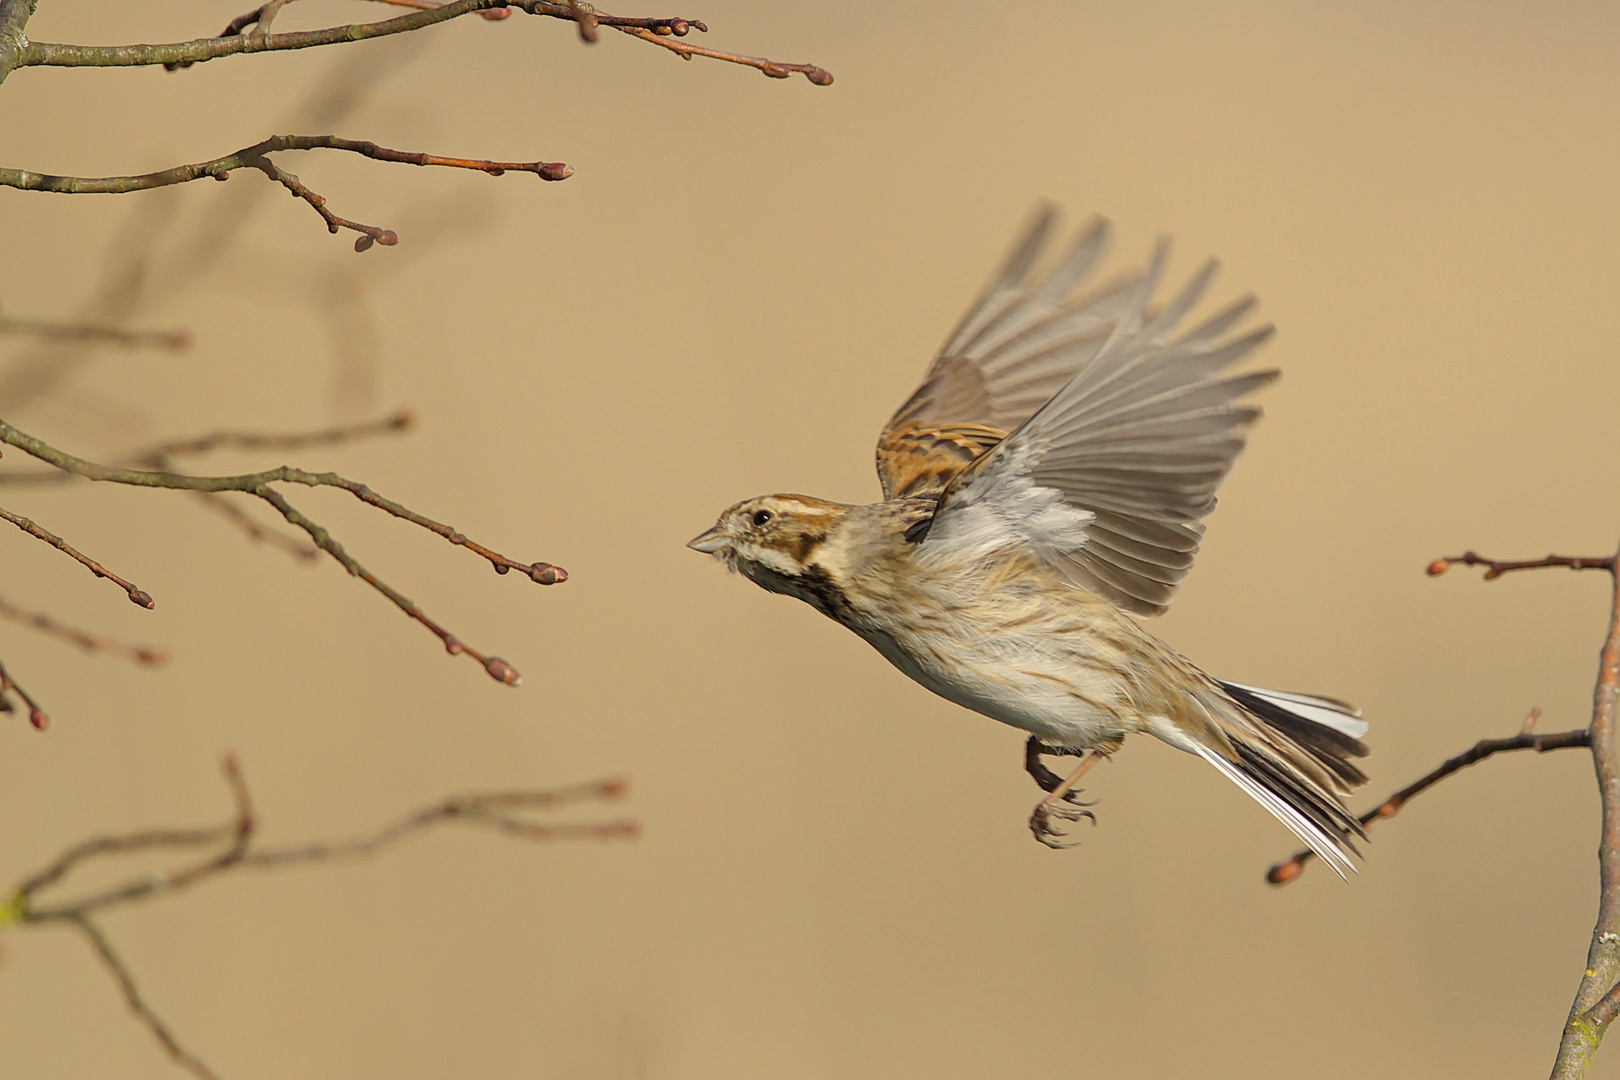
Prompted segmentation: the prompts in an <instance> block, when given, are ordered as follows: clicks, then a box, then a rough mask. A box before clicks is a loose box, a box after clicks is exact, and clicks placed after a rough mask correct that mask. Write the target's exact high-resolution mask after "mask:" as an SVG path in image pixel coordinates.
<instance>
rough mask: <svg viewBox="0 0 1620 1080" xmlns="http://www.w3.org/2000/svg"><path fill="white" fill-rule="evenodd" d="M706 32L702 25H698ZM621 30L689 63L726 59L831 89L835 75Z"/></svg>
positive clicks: (665, 35) (662, 34)
mask: <svg viewBox="0 0 1620 1080" xmlns="http://www.w3.org/2000/svg"><path fill="white" fill-rule="evenodd" d="M695 25H697V26H698V27H699V28H700V29H703V28H704V27H703V26H702V24H701V23H698V24H695ZM618 29H620V30H622V31H624V32H625V33H626V34H629V35H630V36H631V37H637V38H640V39H641V40H642V41H650V42H652V43H653V44H654V45H661V46H663V47H664V48H666V49H668V50H669V51H670V52H672V53H674V54H675V55H676V56H679V57H680V58H681V59H682V60H690V59H692V57H694V56H706V57H708V58H709V59H711V60H724V61H726V62H727V63H730V64H741V65H743V66H744V67H751V68H754V69H755V70H757V71H761V72H763V73H764V74H765V75H766V76H767V77H769V78H772V79H786V78H788V77H790V76H791V75H792V74H793V73H794V72H795V71H796V72H798V73H799V74H801V75H803V76H804V77H805V78H807V79H809V80H810V81H811V82H813V83H815V84H816V85H817V86H831V85H832V81H833V77H832V72H830V71H828V70H826V69H825V68H819V67H817V66H816V65H814V64H783V63H779V62H778V61H775V60H768V59H766V58H765V57H763V56H744V55H742V54H741V53H730V52H720V51H718V50H716V49H705V48H704V47H703V46H701V45H693V44H692V43H691V42H687V41H671V40H669V34H670V31H668V30H648V29H645V28H643V27H639V26H621V27H619V28H618Z"/></svg>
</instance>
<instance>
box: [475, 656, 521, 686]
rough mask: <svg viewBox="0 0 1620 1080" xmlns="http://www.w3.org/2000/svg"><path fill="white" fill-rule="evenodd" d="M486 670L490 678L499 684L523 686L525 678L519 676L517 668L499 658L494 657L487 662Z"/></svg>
mask: <svg viewBox="0 0 1620 1080" xmlns="http://www.w3.org/2000/svg"><path fill="white" fill-rule="evenodd" d="M484 670H485V671H487V672H489V677H490V678H492V679H494V680H495V681H496V682H498V683H505V684H506V685H507V686H522V685H523V676H522V675H519V674H518V670H517V668H515V667H513V666H512V665H511V664H508V663H507V662H506V661H505V660H502V659H501V658H500V657H498V656H492V657H490V658H489V659H488V660H485V661H484Z"/></svg>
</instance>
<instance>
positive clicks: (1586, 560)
mask: <svg viewBox="0 0 1620 1080" xmlns="http://www.w3.org/2000/svg"><path fill="white" fill-rule="evenodd" d="M1453 566H1483V567H1485V580H1486V581H1495V580H1496V579H1497V578H1499V577H1501V576H1502V575H1503V574H1511V573H1513V572H1514V571H1515V570H1544V569H1546V568H1548V567H1553V566H1567V567H1568V568H1569V569H1571V570H1608V571H1609V572H1610V573H1613V572H1614V556H1613V555H1605V556H1603V557H1602V558H1593V557H1591V556H1587V555H1544V556H1542V557H1541V558H1539V559H1524V560H1520V561H1518V562H1504V561H1502V560H1500V559H1487V558H1486V557H1485V556H1483V555H1481V554H1479V553H1478V552H1477V551H1465V552H1463V553H1462V554H1461V555H1450V556H1447V557H1445V558H1441V559H1436V560H1434V562H1432V563H1430V564H1429V568H1428V570H1427V571H1426V572H1427V573H1428V575H1429V576H1430V577H1439V576H1440V575H1441V574H1443V573H1445V572H1446V571H1447V570H1450V569H1451V568H1452V567H1453Z"/></svg>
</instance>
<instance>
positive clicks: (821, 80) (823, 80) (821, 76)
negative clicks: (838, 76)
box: [804, 68, 833, 86]
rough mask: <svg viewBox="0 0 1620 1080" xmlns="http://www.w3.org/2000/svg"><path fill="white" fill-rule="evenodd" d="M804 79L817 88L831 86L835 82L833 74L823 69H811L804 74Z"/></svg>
mask: <svg viewBox="0 0 1620 1080" xmlns="http://www.w3.org/2000/svg"><path fill="white" fill-rule="evenodd" d="M804 77H805V78H807V79H809V80H810V81H811V82H813V83H815V84H816V85H817V86H831V85H832V81H833V77H832V72H830V71H827V70H825V69H823V68H811V69H810V70H809V71H807V72H805V73H804Z"/></svg>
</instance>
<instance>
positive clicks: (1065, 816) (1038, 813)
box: [1029, 802, 1097, 851]
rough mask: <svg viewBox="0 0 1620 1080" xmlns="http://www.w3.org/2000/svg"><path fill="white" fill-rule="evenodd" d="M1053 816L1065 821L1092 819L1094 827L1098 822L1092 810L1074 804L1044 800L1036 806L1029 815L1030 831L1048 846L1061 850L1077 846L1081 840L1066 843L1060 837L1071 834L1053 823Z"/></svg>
mask: <svg viewBox="0 0 1620 1080" xmlns="http://www.w3.org/2000/svg"><path fill="white" fill-rule="evenodd" d="M1053 818H1060V819H1061V820H1063V821H1079V820H1081V819H1082V818H1086V819H1089V820H1090V822H1091V824H1092V826H1093V827H1095V826H1096V824H1097V815H1096V814H1093V813H1092V812H1091V811H1090V810H1082V809H1080V808H1079V807H1078V806H1073V805H1069V806H1064V805H1059V804H1058V803H1047V802H1042V803H1041V804H1040V805H1039V806H1037V807H1035V812H1034V813H1032V814H1030V815H1029V831H1030V832H1031V833H1034V834H1035V839H1037V840H1039V841H1040V842H1041V843H1043V844H1045V845H1046V846H1047V847H1049V848H1054V849H1056V850H1059V851H1061V850H1063V849H1064V848H1071V847H1076V846H1078V845H1079V843H1080V841H1078V840H1071V841H1069V842H1068V843H1064V842H1063V840H1062V839H1060V838H1061V837H1064V836H1067V835H1069V834H1068V833H1067V832H1065V831H1064V830H1062V829H1060V828H1058V827H1057V826H1056V825H1054V824H1053V823H1052V819H1053Z"/></svg>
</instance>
